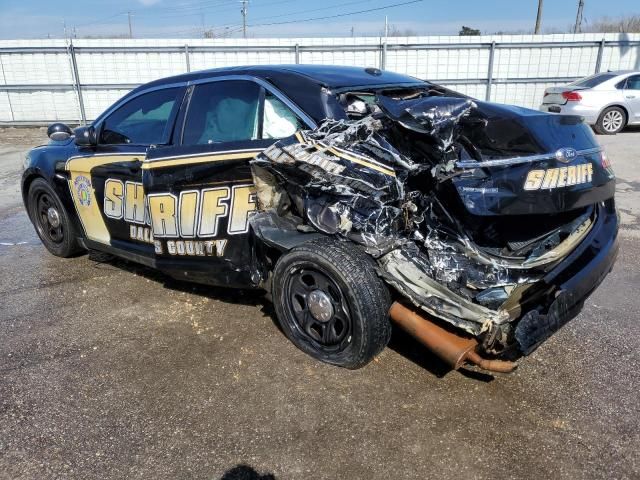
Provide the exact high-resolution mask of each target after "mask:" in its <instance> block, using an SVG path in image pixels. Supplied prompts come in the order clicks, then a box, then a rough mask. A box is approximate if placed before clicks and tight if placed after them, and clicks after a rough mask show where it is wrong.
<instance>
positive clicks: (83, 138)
mask: <svg viewBox="0 0 640 480" xmlns="http://www.w3.org/2000/svg"><path fill="white" fill-rule="evenodd" d="M75 135H76V145H81V146H85V147H93V146H95V145H97V144H98V139H97V138H96V129H95V128H93V125H89V126H87V127H78V128H76V129H75Z"/></svg>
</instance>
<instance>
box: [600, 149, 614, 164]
mask: <svg viewBox="0 0 640 480" xmlns="http://www.w3.org/2000/svg"><path fill="white" fill-rule="evenodd" d="M600 163H601V164H602V168H611V160H609V157H607V154H606V153H604V151H602V152H600Z"/></svg>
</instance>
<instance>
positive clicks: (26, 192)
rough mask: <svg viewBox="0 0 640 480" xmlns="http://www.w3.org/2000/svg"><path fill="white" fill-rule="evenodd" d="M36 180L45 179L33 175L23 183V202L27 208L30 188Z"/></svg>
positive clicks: (35, 174)
mask: <svg viewBox="0 0 640 480" xmlns="http://www.w3.org/2000/svg"><path fill="white" fill-rule="evenodd" d="M36 178H44V177H43V176H42V175H39V174H37V173H32V174H31V175H29V176H28V177H27V178H25V179H24V180H23V181H22V202H23V203H24V205H25V207H26V206H27V198H28V196H29V187H30V186H31V184H32V183H33V181H34V180H35V179H36Z"/></svg>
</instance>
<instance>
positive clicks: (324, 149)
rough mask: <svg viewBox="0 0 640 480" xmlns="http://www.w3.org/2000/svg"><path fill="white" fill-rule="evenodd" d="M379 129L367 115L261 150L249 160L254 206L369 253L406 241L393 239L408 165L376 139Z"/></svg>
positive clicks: (326, 125)
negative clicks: (300, 221)
mask: <svg viewBox="0 0 640 480" xmlns="http://www.w3.org/2000/svg"><path fill="white" fill-rule="evenodd" d="M378 128H380V126H379V125H378V124H377V122H376V120H374V119H373V118H371V117H367V118H365V119H363V120H361V121H359V122H352V123H347V122H343V121H326V122H325V123H324V124H323V125H321V126H320V127H319V128H318V129H317V130H315V131H313V132H298V133H296V135H295V136H294V137H290V138H288V139H284V140H281V141H279V142H277V143H275V144H274V145H272V146H271V147H269V148H268V149H266V150H265V151H264V152H262V153H261V154H260V155H259V156H258V157H256V159H255V160H253V161H252V162H251V163H252V173H253V177H254V182H255V184H256V187H257V197H258V204H259V208H260V209H268V208H271V209H274V210H276V211H278V212H280V213H281V214H291V213H293V214H297V215H299V216H300V217H302V218H303V219H304V220H305V221H306V222H307V223H308V224H310V225H312V226H313V227H314V228H316V229H317V230H318V231H321V232H323V233H327V234H330V235H334V234H339V235H342V236H344V237H346V238H349V239H350V240H352V241H355V242H357V243H360V244H362V245H364V246H365V247H367V249H368V251H369V253H371V254H373V255H380V254H382V253H383V252H385V251H388V250H389V249H391V248H393V247H395V246H397V245H398V244H399V242H400V243H402V242H404V241H405V240H404V239H401V238H399V236H398V234H397V232H398V231H399V230H401V229H402V228H403V227H402V224H403V221H404V217H405V216H404V213H405V212H404V210H403V199H404V196H405V194H404V183H403V181H401V180H402V178H403V176H404V173H403V170H402V169H403V168H406V167H410V164H411V163H410V161H408V160H406V159H405V158H403V157H402V156H401V155H400V154H399V153H398V152H397V151H395V149H393V147H391V146H390V145H389V144H388V143H387V142H386V141H385V140H384V139H383V138H382V137H380V136H378V135H377V134H376V131H377V129H378ZM346 148H348V150H346ZM372 152H375V155H376V156H377V157H376V158H373V155H372ZM396 167H397V168H398V170H396Z"/></svg>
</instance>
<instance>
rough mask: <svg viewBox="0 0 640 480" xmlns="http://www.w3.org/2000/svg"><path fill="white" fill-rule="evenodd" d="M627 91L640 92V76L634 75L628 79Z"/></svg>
mask: <svg viewBox="0 0 640 480" xmlns="http://www.w3.org/2000/svg"><path fill="white" fill-rule="evenodd" d="M625 88H626V89H627V90H640V75H633V76H632V77H629V78H627V86H626V87H625Z"/></svg>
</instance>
